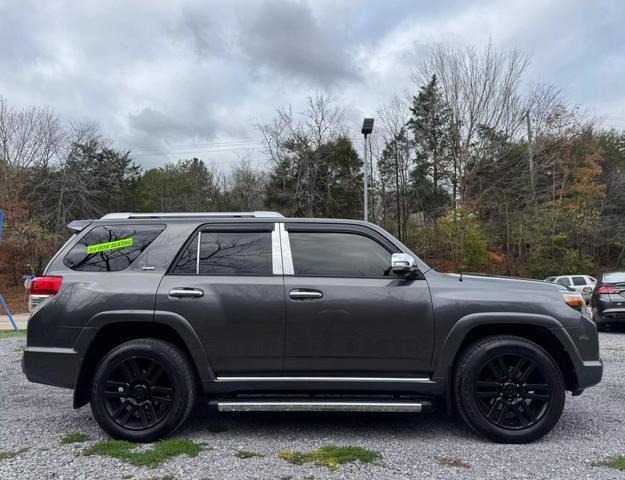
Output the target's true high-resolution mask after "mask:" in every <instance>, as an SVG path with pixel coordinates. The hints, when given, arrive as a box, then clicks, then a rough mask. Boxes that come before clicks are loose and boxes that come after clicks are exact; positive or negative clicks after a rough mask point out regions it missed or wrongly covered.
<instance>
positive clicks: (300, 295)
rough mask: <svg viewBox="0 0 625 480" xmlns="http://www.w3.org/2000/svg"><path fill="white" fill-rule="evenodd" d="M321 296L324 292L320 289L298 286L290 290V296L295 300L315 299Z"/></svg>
mask: <svg viewBox="0 0 625 480" xmlns="http://www.w3.org/2000/svg"><path fill="white" fill-rule="evenodd" d="M321 297H323V293H321V292H320V291H319V290H307V289H302V288H296V289H293V290H291V291H289V298H292V299H293V300H314V299H316V298H321Z"/></svg>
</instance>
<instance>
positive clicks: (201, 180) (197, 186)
mask: <svg viewBox="0 0 625 480" xmlns="http://www.w3.org/2000/svg"><path fill="white" fill-rule="evenodd" d="M219 197H220V196H219V188H218V186H217V183H216V179H215V177H214V175H213V172H212V171H211V170H209V168H208V167H207V165H206V164H205V163H204V162H203V161H202V160H198V159H197V158H193V159H190V160H179V161H178V162H176V163H167V164H165V165H164V166H163V167H159V168H153V169H151V170H148V171H146V172H145V174H144V175H143V176H142V177H141V180H140V181H139V183H138V185H137V187H136V203H137V209H138V210H139V211H142V212H175V211H190V212H202V211H211V210H219V200H220V198H219Z"/></svg>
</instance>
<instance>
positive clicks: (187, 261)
mask: <svg viewBox="0 0 625 480" xmlns="http://www.w3.org/2000/svg"><path fill="white" fill-rule="evenodd" d="M197 237H198V234H197V233H196V234H194V235H193V241H192V242H191V243H190V244H189V245H188V246H187V247H186V248H185V249H184V251H183V252H182V255H180V258H179V259H178V263H176V266H175V267H174V269H173V273H180V274H189V275H195V274H196V273H197Z"/></svg>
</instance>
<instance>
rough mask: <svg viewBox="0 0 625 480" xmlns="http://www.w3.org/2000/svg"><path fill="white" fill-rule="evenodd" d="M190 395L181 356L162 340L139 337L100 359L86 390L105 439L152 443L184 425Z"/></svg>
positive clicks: (192, 389)
mask: <svg viewBox="0 0 625 480" xmlns="http://www.w3.org/2000/svg"><path fill="white" fill-rule="evenodd" d="M195 395H196V379H195V374H194V371H193V367H192V366H191V363H190V362H189V360H188V359H187V357H186V356H185V354H184V353H182V352H181V351H180V349H178V348H177V347H176V346H174V345H172V344H171V343H168V342H165V341H163V340H158V339H155V338H142V339H138V340H131V341H129V342H126V343H122V344H121V345H119V346H117V347H115V348H114V349H113V350H111V351H110V352H108V353H107V354H106V355H105V356H104V358H102V360H101V361H100V363H99V364H98V367H97V369H96V372H95V375H94V377H93V382H92V385H91V411H92V412H93V415H94V417H95V419H96V421H97V422H98V424H99V425H100V427H101V428H102V430H104V431H105V432H106V433H108V434H109V435H110V436H111V437H113V438H117V439H121V440H129V441H131V442H153V441H155V440H158V439H159V438H162V437H164V436H166V435H168V434H170V433H172V432H173V431H174V430H176V429H177V428H178V427H179V426H180V425H182V423H184V421H185V420H186V419H187V417H188V416H189V413H190V412H191V409H192V408H193V403H194V401H195Z"/></svg>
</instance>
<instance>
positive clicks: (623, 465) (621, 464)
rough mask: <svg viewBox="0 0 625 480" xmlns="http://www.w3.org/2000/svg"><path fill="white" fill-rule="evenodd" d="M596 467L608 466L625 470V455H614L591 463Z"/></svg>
mask: <svg viewBox="0 0 625 480" xmlns="http://www.w3.org/2000/svg"><path fill="white" fill-rule="evenodd" d="M593 465H594V466H596V467H609V468H613V469H615V470H620V471H622V472H625V455H615V456H614V457H610V458H608V459H607V460H604V461H602V462H596V463H593Z"/></svg>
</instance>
